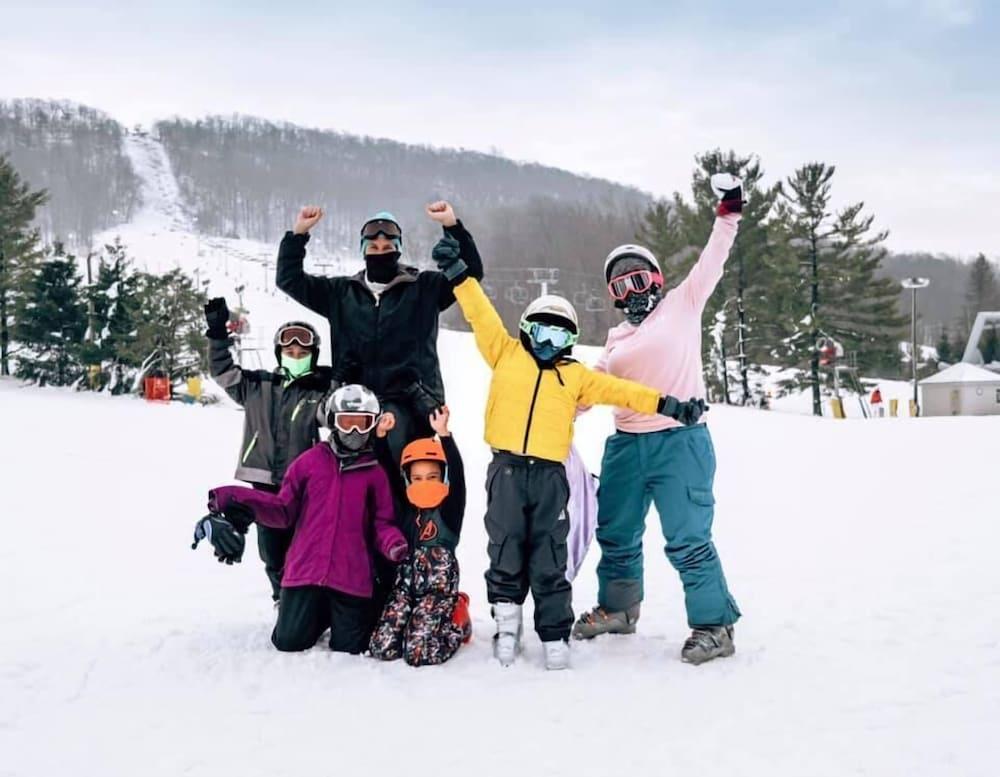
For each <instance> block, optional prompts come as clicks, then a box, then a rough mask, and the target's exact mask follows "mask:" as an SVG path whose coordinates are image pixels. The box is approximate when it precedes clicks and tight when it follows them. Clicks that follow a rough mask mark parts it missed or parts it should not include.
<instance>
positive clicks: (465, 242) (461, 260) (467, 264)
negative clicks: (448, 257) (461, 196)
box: [426, 200, 483, 310]
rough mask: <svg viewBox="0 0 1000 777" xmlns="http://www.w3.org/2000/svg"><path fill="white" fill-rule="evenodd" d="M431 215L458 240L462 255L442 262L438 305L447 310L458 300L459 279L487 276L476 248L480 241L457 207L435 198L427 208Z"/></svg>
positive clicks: (445, 231)
mask: <svg viewBox="0 0 1000 777" xmlns="http://www.w3.org/2000/svg"><path fill="white" fill-rule="evenodd" d="M426 213H427V216H428V217H429V218H430V219H431V220H432V221H436V222H437V223H438V224H440V225H441V228H442V229H443V230H444V234H445V235H447V236H449V237H451V238H453V239H454V240H456V241H458V256H457V259H456V261H449V262H448V264H447V265H444V266H443V265H442V264H441V263H440V262H439V263H438V269H439V270H441V276H439V277H438V280H437V294H438V309H439V310H446V309H447V308H449V307H451V305H452V303H453V302H454V301H455V294H454V292H453V291H452V287H453V285H454V283H455V282H457V281H459V280H461V278H464V277H466V276H471V277H473V278H475V279H476V280H477V281H481V280H482V279H483V259H482V257H481V256H480V255H479V249H478V248H476V241H475V240H473V239H472V234H471V233H470V232H469V230H467V229H466V228H465V225H464V224H462V222H461V221H459V220H458V217H457V216H455V210H454V208H452V206H451V204H450V203H447V202H445V201H444V200H440V201H439V202H432V203H431V204H430V205H428V206H427V208H426Z"/></svg>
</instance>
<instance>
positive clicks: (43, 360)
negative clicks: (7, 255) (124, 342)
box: [14, 243, 87, 386]
mask: <svg viewBox="0 0 1000 777" xmlns="http://www.w3.org/2000/svg"><path fill="white" fill-rule="evenodd" d="M32 276H33V277H32V280H31V282H30V283H29V284H28V286H27V288H26V290H25V293H24V295H23V296H21V297H20V298H19V299H18V309H17V311H16V321H17V324H16V327H15V330H14V333H15V337H16V338H17V340H18V342H19V344H20V346H21V349H22V353H21V354H20V355H19V356H18V359H17V369H16V371H15V372H16V375H17V377H19V378H22V379H24V380H29V381H33V382H35V383H38V384H39V385H41V386H45V385H52V386H66V385H69V384H70V383H73V382H74V381H76V380H77V379H78V378H79V377H80V376H81V375H82V374H83V368H82V363H81V361H80V355H81V343H82V340H83V334H84V330H85V329H86V326H87V316H86V309H85V306H84V304H83V300H82V298H81V293H80V284H81V282H82V278H81V277H80V273H79V270H78V269H77V260H76V257H75V256H73V255H71V254H67V253H66V252H65V250H64V249H63V246H62V245H61V244H59V243H57V244H56V245H55V246H54V247H53V249H52V251H51V253H50V255H49V256H47V257H46V258H45V259H44V260H43V261H42V262H40V263H39V264H38V266H37V267H36V268H35V269H34V270H33V271H32Z"/></svg>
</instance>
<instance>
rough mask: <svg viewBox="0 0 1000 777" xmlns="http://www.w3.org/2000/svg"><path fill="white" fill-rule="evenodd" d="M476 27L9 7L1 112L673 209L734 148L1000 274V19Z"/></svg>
mask: <svg viewBox="0 0 1000 777" xmlns="http://www.w3.org/2000/svg"><path fill="white" fill-rule="evenodd" d="M478 5H480V4H478V3H474V2H451V1H449V2H442V3H433V4H432V3H420V2H410V3H396V2H392V1H391V0H389V1H387V2H379V3H337V2H329V3H311V4H302V5H301V7H302V10H300V11H295V10H293V7H294V4H293V3H285V2H280V3H279V2H273V3H264V2H257V1H256V0H243V1H242V2H211V0H202V1H201V2H192V1H190V0H173V2H169V3H143V2H138V1H133V2H128V3H126V2H102V0H92V2H88V3H73V4H70V3H51V2H46V1H45V0H37V1H36V2H31V3H26V2H20V1H19V2H11V1H10V0H0V98H11V97H44V98H59V99H70V100H75V101H79V102H82V103H86V104H88V105H91V106H94V107H96V108H100V109H103V110H105V111H107V112H108V113H110V114H111V115H113V116H114V117H116V118H118V119H120V120H122V121H124V122H127V123H129V124H132V123H136V122H142V123H150V122H151V121H153V120H154V119H157V118H162V117H166V116H171V115H181V116H185V117H198V116H202V115H205V114H208V113H222V114H229V113H233V112H239V113H245V114H251V115H256V116H261V117H264V118H271V119H281V120H287V121H291V122H294V123H297V124H302V125H307V126H314V127H322V128H331V129H337V130H341V131H347V132H352V133H359V134H367V135H376V136H381V137H388V138H393V139H398V140H403V141H407V142H414V143H427V144H431V145H435V146H453V147H464V148H471V149H479V150H484V151H489V150H491V149H497V150H499V151H501V152H502V153H503V154H505V155H506V156H508V157H511V158H513V159H519V160H532V161H538V162H542V163H544V164H549V165H555V166H558V167H563V168H566V169H568V170H572V171H574V172H580V173H586V174H590V175H595V176H601V177H604V178H609V179H612V180H615V181H621V182H624V183H628V184H634V185H636V186H639V187H640V188H642V189H645V190H647V191H650V192H653V193H654V194H657V195H666V194H669V193H671V192H673V191H675V190H678V189H680V190H682V191H687V190H688V185H689V180H690V171H691V168H692V164H693V162H692V160H693V157H694V155H695V154H696V153H698V152H700V151H703V150H706V149H710V148H714V147H722V148H734V149H736V150H737V151H739V152H741V153H749V152H754V153H757V154H759V155H760V157H761V159H762V161H763V166H764V168H765V170H766V171H767V173H768V175H769V177H771V178H776V177H784V176H787V175H788V174H789V173H790V172H791V171H792V170H793V169H794V168H795V167H796V166H797V165H800V164H802V163H803V162H807V161H813V160H822V161H825V162H828V163H831V164H835V165H836V166H837V170H838V172H837V175H836V177H835V179H834V181H835V183H834V191H835V195H836V197H837V201H838V203H840V204H844V203H845V202H848V201H854V200H864V201H865V202H866V203H867V205H868V206H869V207H870V208H871V210H872V211H874V212H875V214H876V216H877V224H878V225H879V226H880V227H882V228H886V229H889V230H890V232H891V236H890V240H889V245H890V247H891V248H893V249H895V250H911V249H912V250H926V251H934V252H950V253H958V254H962V255H971V254H973V253H975V252H978V251H984V252H986V253H987V255H990V256H993V257H998V256H1000V183H998V177H1000V86H998V74H1000V55H998V54H997V53H996V52H997V51H998V50H1000V46H998V45H997V42H996V39H997V38H998V37H1000V36H998V33H1000V11H998V10H997V6H998V5H1000V3H993V2H989V1H988V0H981V1H980V0H857V1H855V0H843V1H842V2H836V1H835V0H834V1H833V2H828V3H809V4H804V3H801V2H780V3H779V2H769V1H768V0H763V1H762V2H757V3H753V4H751V3H733V2H730V3H711V4H709V3H704V2H655V3H654V2H634V3H610V2H607V1H606V0H605V1H604V2H589V0H585V1H584V2H574V3H569V2H557V3H548V4H540V3H537V2H521V0H507V2H505V3H503V4H497V3H483V4H481V5H482V6H483V7H482V9H479V8H477V6H478ZM501 5H502V8H501V7H500V6H501ZM542 5H544V6H545V7H540V6H542ZM324 6H325V7H324ZM468 215H469V218H470V220H473V219H474V216H473V214H468Z"/></svg>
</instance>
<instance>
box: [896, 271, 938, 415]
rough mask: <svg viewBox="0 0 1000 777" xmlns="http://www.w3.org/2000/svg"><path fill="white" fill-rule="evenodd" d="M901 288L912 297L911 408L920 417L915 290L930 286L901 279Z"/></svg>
mask: <svg viewBox="0 0 1000 777" xmlns="http://www.w3.org/2000/svg"><path fill="white" fill-rule="evenodd" d="M902 284H903V288H904V289H909V290H910V292H911V293H912V295H913V297H912V298H913V305H912V307H911V309H910V363H911V364H912V365H913V407H914V408H916V414H917V415H918V416H919V415H920V403H919V400H918V399H917V361H918V358H919V357H918V356H917V290H918V289H926V288H927V287H928V286H930V285H931V281H930V279H929V278H903V280H902Z"/></svg>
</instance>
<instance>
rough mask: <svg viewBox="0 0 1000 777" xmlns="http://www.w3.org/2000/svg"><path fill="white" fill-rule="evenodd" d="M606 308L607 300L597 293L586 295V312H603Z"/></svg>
mask: <svg viewBox="0 0 1000 777" xmlns="http://www.w3.org/2000/svg"><path fill="white" fill-rule="evenodd" d="M607 309H608V303H607V300H605V299H604V297H602V296H600V295H599V294H591V295H590V296H589V297H587V312H588V313H603V312H605V311H606V310H607Z"/></svg>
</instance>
